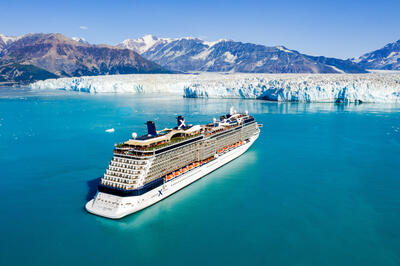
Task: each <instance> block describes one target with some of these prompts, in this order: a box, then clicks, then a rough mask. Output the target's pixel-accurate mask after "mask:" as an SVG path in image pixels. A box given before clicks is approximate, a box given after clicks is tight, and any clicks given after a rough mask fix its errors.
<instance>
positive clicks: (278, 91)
mask: <svg viewBox="0 0 400 266" xmlns="http://www.w3.org/2000/svg"><path fill="white" fill-rule="evenodd" d="M30 87H31V88H32V89H61V90H70V91H80V92H88V93H133V94H151V93H157V94H174V95H182V96H184V97H195V98H198V97H208V98H250V99H265V100H272V101H301V102H338V101H343V102H360V101H361V102H400V74H399V73H370V74H238V73H235V74H224V73H200V74H133V75H111V76H96V77H79V78H60V79H49V80H44V81H38V82H35V83H33V84H31V85H30Z"/></svg>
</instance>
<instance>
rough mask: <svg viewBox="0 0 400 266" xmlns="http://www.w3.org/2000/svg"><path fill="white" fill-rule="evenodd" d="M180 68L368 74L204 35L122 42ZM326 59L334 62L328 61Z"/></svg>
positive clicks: (336, 62) (340, 63)
mask: <svg viewBox="0 0 400 266" xmlns="http://www.w3.org/2000/svg"><path fill="white" fill-rule="evenodd" d="M118 46H120V47H125V48H128V49H131V50H134V51H136V52H138V53H139V54H141V55H142V56H143V57H145V58H147V59H149V60H151V61H154V62H156V63H158V64H160V65H162V66H165V67H167V68H169V69H171V70H176V71H183V72H186V71H211V72H244V73H246V72H247V73H366V71H365V70H364V69H363V68H362V67H359V66H358V65H357V64H356V63H354V62H352V61H350V60H342V59H336V58H328V57H323V56H319V57H318V56H310V55H305V54H302V53H300V52H298V51H296V50H291V49H288V48H286V47H284V46H281V45H280V46H265V45H261V44H253V43H244V42H236V41H233V40H225V39H221V40H218V41H215V42H208V41H204V40H202V39H200V38H194V37H181V38H158V37H155V36H153V35H145V36H143V37H141V38H137V39H127V40H124V41H123V42H122V43H120V44H118ZM326 62H330V64H327V63H326Z"/></svg>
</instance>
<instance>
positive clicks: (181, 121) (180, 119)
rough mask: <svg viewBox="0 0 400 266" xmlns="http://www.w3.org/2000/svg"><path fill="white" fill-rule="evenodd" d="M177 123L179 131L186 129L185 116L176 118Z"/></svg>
mask: <svg viewBox="0 0 400 266" xmlns="http://www.w3.org/2000/svg"><path fill="white" fill-rule="evenodd" d="M176 121H177V124H178V129H181V128H185V118H183V116H181V115H180V116H178V117H177V118H176Z"/></svg>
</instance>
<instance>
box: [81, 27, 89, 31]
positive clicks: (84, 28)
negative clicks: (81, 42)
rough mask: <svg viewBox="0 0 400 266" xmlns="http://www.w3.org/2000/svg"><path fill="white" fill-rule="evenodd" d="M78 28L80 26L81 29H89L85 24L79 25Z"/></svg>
mask: <svg viewBox="0 0 400 266" xmlns="http://www.w3.org/2000/svg"><path fill="white" fill-rule="evenodd" d="M79 28H80V29H81V30H87V29H89V28H88V27H87V26H79Z"/></svg>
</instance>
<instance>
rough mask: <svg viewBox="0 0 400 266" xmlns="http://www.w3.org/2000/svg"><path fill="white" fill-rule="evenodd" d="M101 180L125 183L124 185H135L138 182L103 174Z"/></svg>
mask: <svg viewBox="0 0 400 266" xmlns="http://www.w3.org/2000/svg"><path fill="white" fill-rule="evenodd" d="M102 180H108V181H114V182H120V183H125V184H136V183H138V181H139V180H138V179H132V178H124V177H116V176H113V175H109V174H104V176H103V179H102Z"/></svg>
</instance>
